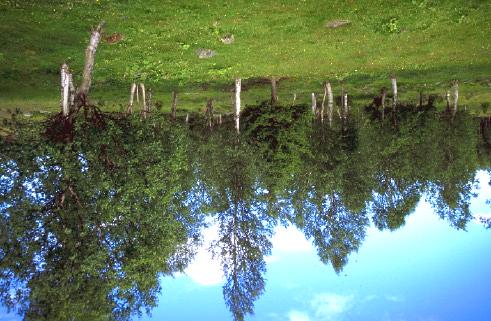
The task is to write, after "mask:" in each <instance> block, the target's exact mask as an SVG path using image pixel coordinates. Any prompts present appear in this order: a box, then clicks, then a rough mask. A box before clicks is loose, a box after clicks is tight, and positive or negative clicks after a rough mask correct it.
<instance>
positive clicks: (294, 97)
mask: <svg viewBox="0 0 491 321" xmlns="http://www.w3.org/2000/svg"><path fill="white" fill-rule="evenodd" d="M296 100H297V93H293V102H292V106H294V105H295V101H296Z"/></svg>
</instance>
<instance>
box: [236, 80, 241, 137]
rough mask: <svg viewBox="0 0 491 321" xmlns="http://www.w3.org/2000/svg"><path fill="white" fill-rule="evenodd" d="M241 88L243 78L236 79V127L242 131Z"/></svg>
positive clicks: (238, 130) (238, 131)
mask: <svg viewBox="0 0 491 321" xmlns="http://www.w3.org/2000/svg"><path fill="white" fill-rule="evenodd" d="M240 90H241V80H240V78H237V79H235V129H236V130H237V133H240Z"/></svg>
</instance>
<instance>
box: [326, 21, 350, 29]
mask: <svg viewBox="0 0 491 321" xmlns="http://www.w3.org/2000/svg"><path fill="white" fill-rule="evenodd" d="M349 24H351V21H349V20H342V19H336V20H331V21H328V22H326V28H330V29H335V28H339V27H343V26H347V25H349Z"/></svg>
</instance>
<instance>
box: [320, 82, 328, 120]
mask: <svg viewBox="0 0 491 321" xmlns="http://www.w3.org/2000/svg"><path fill="white" fill-rule="evenodd" d="M327 96H328V95H327V82H326V83H325V84H324V96H322V104H321V122H324V113H325V110H326V107H325V103H326V98H327Z"/></svg>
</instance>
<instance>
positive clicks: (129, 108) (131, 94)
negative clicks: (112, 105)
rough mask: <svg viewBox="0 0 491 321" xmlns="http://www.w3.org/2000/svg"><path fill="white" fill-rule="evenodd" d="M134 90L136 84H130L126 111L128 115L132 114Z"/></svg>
mask: <svg viewBox="0 0 491 321" xmlns="http://www.w3.org/2000/svg"><path fill="white" fill-rule="evenodd" d="M136 88H137V86H136V84H135V83H132V84H131V88H130V101H129V102H128V110H127V113H128V114H131V113H133V101H134V99H135V92H136Z"/></svg>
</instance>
